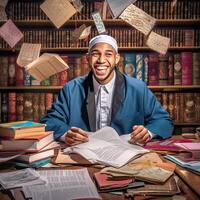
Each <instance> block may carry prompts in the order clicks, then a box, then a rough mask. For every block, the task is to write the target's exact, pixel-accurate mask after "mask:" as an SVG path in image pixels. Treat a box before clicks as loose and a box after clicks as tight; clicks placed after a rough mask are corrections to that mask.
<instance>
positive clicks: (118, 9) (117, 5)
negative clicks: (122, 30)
mask: <svg viewBox="0 0 200 200" xmlns="http://www.w3.org/2000/svg"><path fill="white" fill-rule="evenodd" d="M106 1H107V3H108V5H109V8H110V11H111V12H112V15H113V16H114V18H117V17H118V16H119V15H120V14H121V13H122V12H123V10H124V9H125V8H126V7H127V6H129V5H130V4H132V3H135V2H136V1H137V0H106Z"/></svg>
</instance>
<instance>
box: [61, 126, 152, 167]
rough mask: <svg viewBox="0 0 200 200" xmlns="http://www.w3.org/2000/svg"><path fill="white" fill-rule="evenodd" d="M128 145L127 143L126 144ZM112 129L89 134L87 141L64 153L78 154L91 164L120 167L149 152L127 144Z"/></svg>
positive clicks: (108, 128) (105, 128) (67, 149)
mask: <svg viewBox="0 0 200 200" xmlns="http://www.w3.org/2000/svg"><path fill="white" fill-rule="evenodd" d="M127 143H128V142H127ZM127 143H126V142H124V141H122V140H121V139H120V136H119V135H118V133H117V132H116V131H115V130H114V129H113V128H112V127H104V128H102V129H100V130H98V131H96V132H95V133H89V141H88V142H86V143H82V144H79V145H76V146H72V147H68V148H66V149H65V150H64V152H65V153H78V154H80V155H81V156H83V157H84V158H86V159H87V160H89V161H90V162H91V163H100V164H104V165H108V166H113V167H121V166H123V165H125V164H126V163H127V162H129V161H130V160H132V159H134V158H136V157H138V156H140V155H142V154H144V153H146V152H149V151H148V150H146V149H144V148H142V147H141V146H137V145H132V144H129V145H128V144H127Z"/></svg>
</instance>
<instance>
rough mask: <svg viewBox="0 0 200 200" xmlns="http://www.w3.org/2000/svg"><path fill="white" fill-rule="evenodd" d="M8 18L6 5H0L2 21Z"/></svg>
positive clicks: (0, 19) (0, 18)
mask: <svg viewBox="0 0 200 200" xmlns="http://www.w3.org/2000/svg"><path fill="white" fill-rule="evenodd" d="M6 20H7V14H6V11H5V7H3V6H0V21H6Z"/></svg>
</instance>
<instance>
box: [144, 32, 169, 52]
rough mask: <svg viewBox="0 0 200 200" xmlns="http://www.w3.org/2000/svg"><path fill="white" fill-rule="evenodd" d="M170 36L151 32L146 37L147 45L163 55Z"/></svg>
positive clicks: (167, 46)
mask: <svg viewBox="0 0 200 200" xmlns="http://www.w3.org/2000/svg"><path fill="white" fill-rule="evenodd" d="M169 44H170V38H167V37H164V36H162V35H159V34H157V33H155V32H153V31H152V32H151V33H150V35H149V37H148V39H147V46H148V47H149V48H151V49H153V50H154V51H157V52H158V53H160V54H163V55H165V54H166V53H167V50H168V48H169Z"/></svg>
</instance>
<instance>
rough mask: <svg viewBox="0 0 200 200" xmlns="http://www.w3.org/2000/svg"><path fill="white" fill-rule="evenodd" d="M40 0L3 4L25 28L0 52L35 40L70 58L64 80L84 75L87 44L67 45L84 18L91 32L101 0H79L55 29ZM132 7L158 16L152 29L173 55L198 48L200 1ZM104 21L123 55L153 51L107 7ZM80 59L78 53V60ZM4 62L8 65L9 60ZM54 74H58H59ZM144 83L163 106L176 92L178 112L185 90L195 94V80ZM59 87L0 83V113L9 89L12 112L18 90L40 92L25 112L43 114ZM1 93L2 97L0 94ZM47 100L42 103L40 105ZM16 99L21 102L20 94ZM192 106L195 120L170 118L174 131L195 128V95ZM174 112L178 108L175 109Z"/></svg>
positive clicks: (0, 44)
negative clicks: (166, 39)
mask: <svg viewBox="0 0 200 200" xmlns="http://www.w3.org/2000/svg"><path fill="white" fill-rule="evenodd" d="M41 2H42V1H30V0H28V1H22V0H21V1H14V0H11V1H9V3H8V6H7V8H6V11H7V14H8V18H11V19H12V20H13V21H14V23H15V24H16V25H17V26H18V27H19V29H20V30H22V32H23V33H24V39H23V40H22V41H21V42H19V43H18V44H17V45H16V47H15V48H13V49H11V48H9V47H8V45H7V44H6V43H5V42H4V41H3V40H2V39H0V52H1V54H2V57H7V58H8V57H10V56H13V57H16V56H17V55H18V53H19V50H20V47H21V44H22V42H39V43H41V44H42V49H41V52H42V53H43V52H51V53H58V54H60V55H64V56H67V57H68V62H71V60H73V61H72V63H71V64H70V65H71V70H69V72H68V76H69V77H68V79H72V78H74V77H76V76H78V75H83V74H82V72H80V69H79V67H80V65H82V63H83V60H84V58H82V56H83V55H84V54H85V53H86V52H87V45H88V43H87V41H80V42H79V43H78V44H75V45H74V44H73V45H71V43H70V35H71V31H72V30H73V29H74V28H75V27H78V26H80V25H82V24H83V23H84V24H86V26H88V25H92V33H91V36H90V38H91V37H93V36H94V35H97V31H96V29H95V26H94V22H93V20H91V13H92V12H93V11H94V10H99V11H100V12H101V13H102V15H103V12H105V10H103V1H101V0H99V1H82V3H83V5H84V7H83V10H82V12H81V13H80V14H76V15H75V16H73V17H72V18H71V19H70V20H69V21H67V22H66V24H65V25H64V26H63V27H61V28H60V29H56V28H55V27H54V26H53V24H52V23H51V22H50V21H49V20H48V18H47V17H46V16H45V14H44V13H43V12H42V11H41V10H40V9H39V5H40V3H41ZM136 6H138V7H140V8H142V9H143V10H144V11H146V12H147V13H148V14H150V15H152V16H154V17H155V18H157V19H158V21H157V23H156V27H155V28H154V31H155V32H157V33H159V34H161V35H163V36H167V37H170V38H171V44H170V47H169V49H168V53H169V54H172V55H173V56H174V55H175V54H182V52H191V53H192V54H193V53H199V52H200V28H199V27H200V26H199V25H200V2H199V1H198V0H195V1H191V2H190V1H187V0H181V1H178V3H177V7H175V9H174V11H173V12H171V0H167V1H164V0H163V1H158V0H151V1H148V0H144V1H142V0H138V1H137V2H136ZM180 8H181V9H180ZM103 22H104V24H105V27H106V29H107V30H108V33H109V34H110V35H112V36H114V37H115V38H116V39H117V40H118V42H119V51H120V54H122V56H126V54H127V53H135V54H145V55H148V56H149V55H150V54H152V53H153V51H152V50H151V49H149V48H148V47H147V46H146V45H145V41H146V38H145V37H144V36H143V35H142V34H141V33H139V32H138V31H137V30H135V29H134V28H132V27H130V26H129V25H128V24H127V23H125V22H124V21H122V20H121V19H111V17H110V15H109V12H108V10H106V17H105V18H104V19H103ZM3 23H4V22H0V24H1V25H2V24H3ZM188 30H189V31H188ZM188 35H189V36H188ZM58 38H59V39H58ZM90 38H89V39H90ZM127 38H129V39H128V40H127ZM134 38H135V40H134ZM188 38H190V39H192V40H193V41H192V42H191V41H188V40H189V39H188ZM71 57H72V58H71ZM79 58H81V61H80V59H79ZM1 62H2V61H1ZM7 63H8V65H9V61H8V62H7ZM84 65H87V63H84ZM124 65H125V63H124ZM173 66H174V63H173ZM8 70H9V69H8ZM72 70H74V72H72ZM199 71H200V69H199ZM54 78H57V79H58V77H54ZM52 82H53V81H52ZM199 82H200V81H199ZM148 87H149V88H150V89H151V90H152V91H153V92H155V94H156V95H157V96H158V98H161V99H162V100H161V103H162V104H163V99H164V104H165V105H164V107H165V106H166V107H167V109H168V108H169V107H175V99H176V98H178V97H176V96H182V97H179V98H181V99H182V100H179V102H180V105H182V108H181V109H183V111H181V113H182V114H183V115H184V110H185V108H184V107H185V105H186V104H187V102H184V99H185V95H186V96H187V95H188V94H189V95H191V97H192V98H193V99H195V98H197V99H199V98H200V97H199V96H200V84H199V83H198V84H196V83H195V84H190V85H181V84H180V85H174V84H168V83H166V85H159V84H158V85H149V86H148ZM61 88H62V85H59V84H55V83H54V84H53V85H52V84H51V85H48V84H47V85H45V84H44V85H30V84H29V85H24V84H22V85H16V84H14V85H12V84H9V83H7V84H5V85H2V84H1V83H0V95H1V104H0V105H1V113H2V110H4V107H5V101H6V102H7V105H8V107H7V108H6V109H5V110H7V112H9V106H10V105H12V103H9V102H10V100H9V94H13V93H15V95H14V96H15V97H14V101H16V103H14V104H15V105H16V108H15V109H13V110H14V111H13V113H14V112H17V105H18V103H19V101H18V100H17V99H19V98H18V96H20V95H21V94H32V95H33V96H37V95H39V96H40V97H34V98H33V97H31V98H32V100H34V99H35V102H31V98H28V99H29V100H28V102H29V104H32V108H33V107H34V108H33V111H32V113H30V114H32V115H33V113H34V112H40V113H42V114H41V115H40V117H41V116H42V115H43V114H45V112H46V110H47V108H48V107H49V106H50V104H51V103H52V102H53V99H55V98H56V96H57V94H58V92H59V90H60V89H61ZM47 94H48V95H47ZM50 94H51V95H50ZM6 95H7V97H6V98H7V100H6V99H5V98H4V96H6ZM11 96H12V95H11ZM166 96H167V97H166ZM171 96H174V97H173V99H174V104H173V103H172V102H171V103H169V101H172V100H169V98H171ZM166 98H168V102H167V103H168V105H166ZM187 98H189V100H188V101H190V97H188V96H187ZM38 99H39V100H38ZM11 100H12V98H11ZM176 100H177V99H176ZM42 101H44V102H42ZM2 102H4V103H2ZM17 102H18V103H17ZM39 102H40V103H39ZM46 102H47V106H46V105H45V104H46ZM37 103H39V105H36V104H37ZM21 104H23V105H24V104H26V103H25V101H24V99H23V101H22V102H21ZM21 104H20V105H21ZM196 104H198V105H196ZM2 105H3V106H2ZM172 105H173V106H172ZM44 107H45V108H44ZM2 108H3V109H2ZM192 109H193V110H192V112H195V115H196V118H195V121H191V119H192V118H191V119H190V120H189V122H187V121H184V117H182V119H181V121H177V120H175V128H177V130H178V131H177V133H180V132H181V131H182V129H183V130H184V128H185V131H191V130H194V128H195V127H197V126H199V124H200V117H199V116H200V114H199V113H200V106H199V103H197V100H196V101H195V106H193V108H192ZM11 110H12V109H11ZM38 110H41V111H38ZM179 111H180V109H179V110H178V111H177V110H176V111H174V112H179ZM170 112H171V111H170ZM11 113H12V112H11ZM13 113H12V114H13ZM8 115H9V114H7V119H8ZM4 119H5V118H4ZM37 119H39V117H37ZM0 121H1V122H4V121H2V114H1V119H0ZM190 128H191V129H190Z"/></svg>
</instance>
